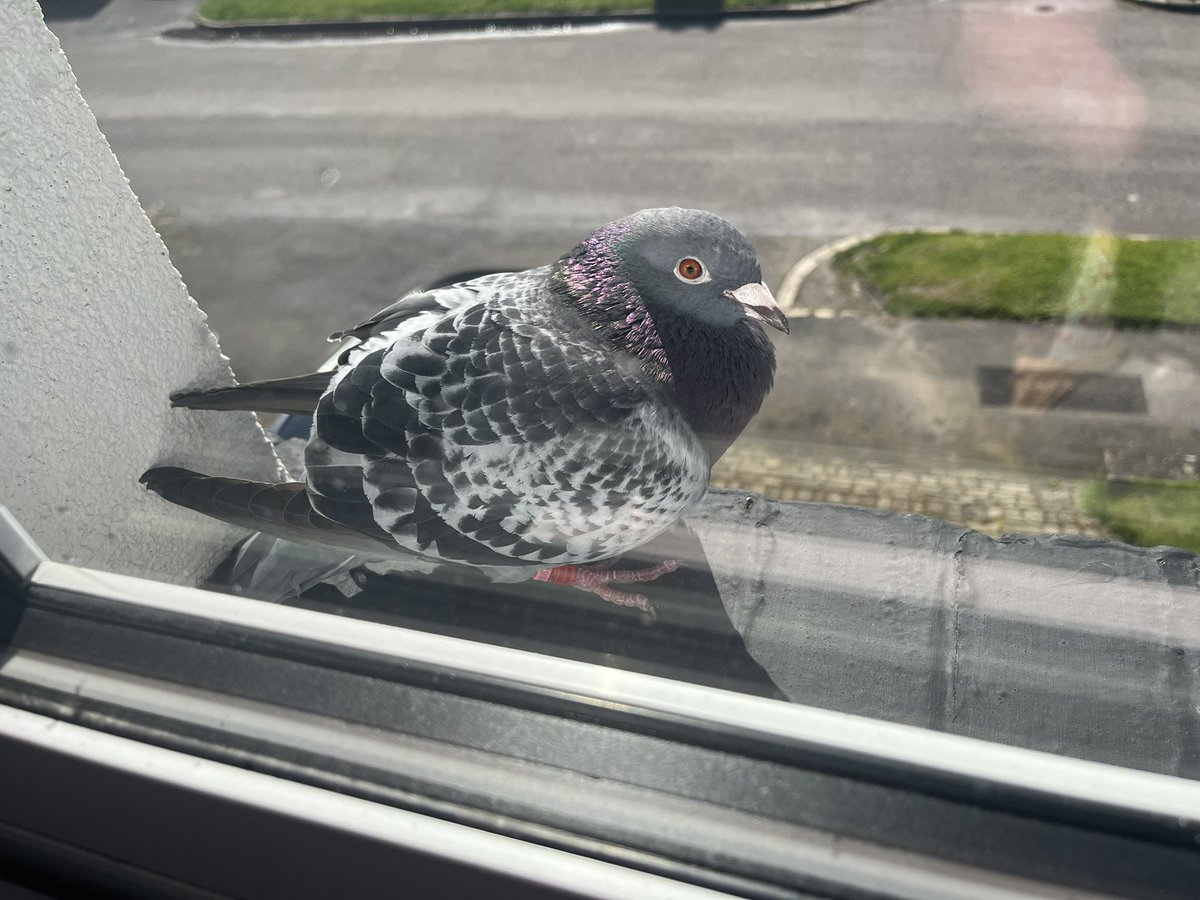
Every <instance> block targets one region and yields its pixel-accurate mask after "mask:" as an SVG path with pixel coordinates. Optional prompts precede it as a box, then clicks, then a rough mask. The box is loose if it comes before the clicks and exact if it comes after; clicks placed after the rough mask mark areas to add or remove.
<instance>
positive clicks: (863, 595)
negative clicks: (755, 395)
mask: <svg viewBox="0 0 1200 900" xmlns="http://www.w3.org/2000/svg"><path fill="white" fill-rule="evenodd" d="M689 521H690V523H691V525H692V526H693V528H695V530H696V531H697V533H698V534H699V537H700V541H701V543H702V544H703V546H704V552H705V554H706V556H707V562H708V564H709V565H710V566H711V568H712V572H713V573H714V575H715V577H716V582H717V589H718V590H719V592H720V596H721V598H722V601H723V603H724V605H725V608H726V610H727V611H728V614H729V617H730V620H731V621H732V623H733V627H734V628H735V629H736V630H737V632H738V633H739V634H740V635H741V636H742V639H743V641H744V642H745V646H746V649H747V650H748V651H749V654H750V656H751V657H753V658H754V660H755V661H757V663H758V664H759V665H761V666H762V668H763V669H764V670H765V671H766V672H767V674H768V675H769V676H770V677H771V679H772V681H773V682H774V684H776V685H777V686H778V687H779V688H780V689H781V690H782V691H783V692H784V693H785V694H786V695H787V696H788V697H789V698H790V699H791V700H794V701H796V702H799V703H806V704H811V705H814V706H819V707H824V708H828V709H836V710H841V711H844V712H852V713H857V714H860V715H867V716H876V717H879V718H883V719H888V720H890V721H894V722H904V723H907V724H911V725H918V726H921V727H927V728H934V729H938V730H946V731H952V732H955V733H957V734H965V735H969V736H972V737H979V738H984V739H987V740H993V741H1000V742H1002V743H1009V744H1015V745H1019V746H1023V747H1031V748H1034V749H1038V750H1046V751H1049V752H1052V753H1064V754H1067V755H1070V756H1078V757H1082V758H1086V759H1094V760H1098V761H1101V762H1111V763H1116V764H1119V765H1126V766H1132V767H1135V768H1140V769H1147V770H1151V771H1157V772H1165V773H1168V774H1176V775H1182V776H1185V777H1190V778H1197V777H1200V557H1197V556H1196V555H1195V554H1191V553H1185V552H1183V551H1179V550H1169V549H1165V548H1159V549H1157V550H1145V549H1140V548H1134V547H1129V546H1126V545H1124V544H1119V543H1111V542H1106V541H1102V540H1095V539H1088V538H1064V537H1040V538H1010V539H1005V540H1000V541H993V540H991V539H989V538H987V537H985V536H983V535H981V534H978V533H976V532H972V531H968V530H966V529H962V528H957V527H955V526H952V525H948V524H946V523H945V522H940V521H937V520H935V519H929V518H925V517H923V516H908V515H896V514H895V513H891V512H887V511H873V510H862V509H853V508H849V507H843V506H832V505H823V504H815V503H784V502H776V501H772V500H766V499H763V498H761V497H755V496H748V495H746V494H738V493H735V492H731V491H725V492H719V493H715V494H712V495H710V496H709V498H708V499H707V500H706V501H705V503H704V505H703V506H702V507H700V509H699V510H697V511H696V513H694V514H693V515H692V516H690V517H689Z"/></svg>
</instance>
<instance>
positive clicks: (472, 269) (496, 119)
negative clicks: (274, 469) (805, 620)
mask: <svg viewBox="0 0 1200 900" xmlns="http://www.w3.org/2000/svg"><path fill="white" fill-rule="evenodd" d="M43 8H44V10H45V12H46V14H47V20H48V23H49V24H50V26H51V28H52V29H53V30H54V31H55V33H56V34H57V35H58V36H59V38H60V40H61V41H62V44H63V48H64V50H65V51H66V54H67V57H68V59H69V60H70V62H71V65H72V67H73V69H74V72H75V75H76V77H77V78H78V81H79V85H80V88H81V90H82V92H83V95H84V98H85V99H86V100H87V101H88V103H89V105H90V106H91V109H92V111H93V112H94V113H95V115H96V118H97V120H98V122H99V125H100V128H101V130H102V131H103V132H104V134H105V135H106V136H107V138H108V139H109V141H110V143H111V145H112V147H113V150H114V151H115V153H116V155H117V157H118V159H119V160H120V162H121V164H122V166H123V168H124V171H125V172H126V174H127V176H128V177H129V180H130V182H131V184H132V186H133V189H134V190H135V192H136V193H137V195H138V197H139V198H140V199H141V202H142V204H143V207H144V208H145V209H146V210H147V211H148V213H149V214H150V216H151V219H152V221H153V222H154V223H155V225H156V227H157V228H158V230H159V232H160V234H161V235H162V236H163V238H164V240H165V242H166V244H167V246H168V248H169V250H170V253H171V258H172V260H173V261H174V263H175V265H176V266H177V268H178V269H179V271H180V272H181V274H182V275H183V278H184V280H185V282H186V283H187V285H188V287H189V289H190V291H191V293H192V295H193V296H194V297H195V298H196V300H197V301H198V302H199V304H200V306H201V307H202V308H203V309H204V310H205V311H206V312H207V313H208V314H209V316H210V322H211V325H212V327H213V329H214V330H215V331H216V332H217V333H218V335H219V337H220V340H221V343H222V347H223V349H224V351H225V353H226V354H227V355H228V356H229V357H230V358H231V360H232V364H233V367H234V370H235V372H236V373H237V375H238V377H239V378H240V379H242V380H251V379H256V378H266V377H276V376H282V375H287V374H293V373H296V372H300V371H305V370H307V369H308V367H311V366H312V365H314V364H315V363H318V362H320V361H321V360H322V359H323V358H324V356H326V355H327V354H328V352H329V347H328V345H326V344H325V343H323V340H322V338H323V336H324V335H325V334H327V333H329V332H330V331H333V330H335V329H338V328H343V327H346V326H347V325H351V324H353V323H355V322H357V321H359V320H361V319H362V318H364V317H365V316H366V315H368V314H370V313H371V312H373V311H375V310H376V309H378V308H380V307H382V306H384V305H386V304H387V303H389V302H390V301H391V300H392V299H394V298H395V297H396V296H398V295H400V294H402V293H404V292H405V291H407V290H409V289H412V288H415V287H420V286H424V285H429V284H433V283H438V282H444V281H446V280H447V279H450V278H452V277H454V276H457V275H462V274H468V275H469V274H474V273H479V272H483V271H494V270H497V269H513V268H523V267H526V266H529V265H536V264H542V263H545V262H548V261H550V260H552V259H554V258H555V257H557V256H558V255H560V254H561V253H562V252H564V251H565V250H566V249H568V248H569V247H570V246H571V245H573V244H574V243H575V242H576V241H577V240H578V239H579V238H580V237H582V236H583V235H584V234H586V233H587V232H588V231H589V230H591V229H592V228H593V227H595V226H596V225H598V224H600V223H603V222H605V221H608V220H610V219H613V218H616V217H618V216H621V215H625V214H627V213H629V212H631V211H633V210H636V209H639V208H643V207H649V206H663V205H685V206H694V207H701V208H706V209H710V210H712V211H714V212H717V213H719V214H720V215H722V216H725V217H726V218H728V219H729V220H731V221H732V222H734V223H735V224H736V225H738V226H739V227H740V228H742V230H744V231H745V232H746V233H747V234H748V235H749V236H750V237H751V239H752V240H753V241H754V243H755V244H756V246H757V247H758V248H759V251H760V255H761V256H762V259H763V262H764V267H765V275H766V280H767V282H768V284H770V285H771V286H772V287H773V288H777V287H778V286H779V285H780V284H781V283H782V282H783V281H784V279H785V276H786V275H787V273H788V272H789V270H790V269H791V268H792V267H793V265H794V264H795V263H796V262H797V261H798V260H800V259H801V258H803V257H804V256H805V255H806V254H808V253H809V252H811V251H813V250H814V249H816V248H818V247H821V246H822V245H824V244H826V243H828V242H829V241H832V240H835V239H838V238H841V237H844V236H846V235H850V234H857V233H867V232H878V231H882V230H904V229H921V228H943V227H953V228H963V229H969V230H975V231H986V232H991V231H1020V232H1043V231H1061V232H1068V233H1080V234H1090V233H1093V232H1095V231H1111V232H1113V233H1117V234H1156V235H1163V236H1169V237H1190V236H1195V235H1196V234H1197V233H1198V232H1200V224H1198V216H1197V210H1200V154H1197V152H1196V148H1197V146H1200V104H1198V103H1197V102H1196V90H1197V86H1198V85H1200V54H1198V53H1197V52H1196V47H1197V46H1200V16H1195V15H1190V16H1189V15H1181V14H1173V13H1168V12H1164V11H1162V10H1158V9H1152V8H1148V7H1142V6H1136V5H1133V4H1124V3H1118V2H1115V0H1042V2H1009V0H961V2H943V0H877V2H873V3H869V4H866V5H862V6H858V7H854V8H850V9H846V10H842V11H839V12H833V13H829V14H824V15H819V16H804V17H780V18H772V19H737V18H729V19H727V20H724V21H722V22H721V23H720V24H719V27H712V28H707V27H705V28H702V27H681V28H663V27H656V26H655V25H654V24H653V23H649V22H647V23H635V24H630V23H620V24H612V25H609V26H601V27H596V28H574V29H570V30H567V31H563V30H560V29H553V28H543V29H541V30H540V31H538V32H536V33H529V32H521V31H519V30H513V31H510V32H506V31H504V30H498V31H493V32H490V33H482V34H481V33H471V32H467V33H460V34H453V33H447V34H437V35H432V36H425V37H422V36H420V35H417V36H398V37H383V36H377V37H371V38H365V39H356V38H353V37H349V38H339V39H320V38H313V39H311V40H261V39H250V38H243V39H237V40H230V39H226V40H219V41H201V40H189V39H187V38H186V37H178V36H176V37H164V36H163V35H164V33H165V32H173V33H175V34H178V33H180V32H181V31H186V29H188V28H189V27H190V16H191V15H192V14H193V13H194V11H195V4H194V2H191V0H109V2H107V3H84V2H82V0H78V2H55V0H45V2H44V4H43ZM822 279H824V280H822ZM851 290H852V286H848V285H847V284H846V283H845V282H844V281H840V280H838V279H836V278H834V277H833V276H832V275H831V274H830V273H829V272H828V271H822V272H820V273H818V274H816V275H814V277H813V279H812V280H811V282H810V283H808V284H806V285H805V286H804V288H803V291H802V292H801V295H800V296H799V297H798V298H797V304H798V305H801V306H805V307H821V308H826V307H828V308H831V309H834V310H837V309H840V308H846V309H848V310H850V311H852V312H853V313H854V315H853V316H847V317H840V316H837V315H836V314H835V315H834V316H833V317H823V316H822V317H818V316H808V317H802V318H799V317H798V318H796V319H795V320H794V323H793V324H794V326H795V327H794V328H793V331H792V335H791V337H790V338H781V339H780V340H779V341H777V346H778V347H779V350H780V371H779V376H778V379H777V387H776V390H775V392H774V394H773V395H772V397H771V399H770V400H769V402H768V406H767V407H766V408H765V409H764V411H763V413H762V415H761V416H760V418H759V419H758V420H757V422H756V423H755V425H754V426H753V430H752V432H751V433H749V434H748V435H747V437H746V438H745V439H744V440H743V442H742V443H741V444H739V446H738V447H735V449H734V451H732V452H731V454H730V455H729V457H728V458H727V459H726V460H724V461H723V462H722V464H721V466H720V467H719V468H718V470H717V473H716V476H717V483H719V484H725V485H729V486H735V487H739V488H745V489H755V490H762V491H764V492H766V493H768V494H773V495H774V496H778V497H783V498H785V499H815V500H824V501H830V502H848V503H856V504H862V505H868V506H872V505H874V506H882V507H885V508H892V509H900V510H907V511H913V512H923V513H928V514H931V515H935V516H938V517H941V518H946V519H948V520H950V521H954V522H958V523H960V524H965V525H970V526H972V527H977V528H982V529H985V530H987V531H989V532H991V533H1000V532H1002V531H1010V530H1015V531H1026V532H1038V531H1045V530H1062V531H1070V532H1076V533H1079V532H1083V533H1104V528H1103V526H1102V525H1101V524H1100V523H1098V522H1097V521H1095V520H1094V519H1092V518H1089V516H1088V515H1087V514H1086V513H1085V512H1083V510H1082V509H1081V503H1080V499H1079V498H1080V492H1081V491H1082V490H1083V489H1084V486H1085V482H1086V481H1087V479H1090V478H1094V477H1096V476H1103V475H1104V474H1108V475H1110V476H1111V475H1112V474H1113V472H1112V471H1111V467H1112V466H1113V465H1116V464H1114V463H1113V460H1129V459H1134V460H1140V459H1142V458H1144V457H1156V458H1157V457H1162V458H1163V459H1166V458H1167V457H1172V458H1174V456H1178V455H1180V454H1183V455H1185V456H1186V455H1187V453H1188V451H1189V449H1195V447H1196V436H1197V435H1200V412H1198V411H1197V410H1196V409H1195V408H1194V407H1195V406H1197V404H1195V403H1194V402H1192V401H1190V400H1189V399H1188V397H1194V396H1196V394H1195V393H1194V392H1193V389H1194V388H1196V387H1197V386H1198V385H1200V381H1198V378H1200V352H1198V351H1197V349H1196V340H1195V337H1196V335H1195V333H1194V332H1193V333H1187V332H1178V333H1168V334H1166V336H1165V337H1163V338H1161V339H1159V338H1158V337H1157V336H1154V335H1150V336H1133V337H1130V336H1128V335H1126V334H1124V333H1118V334H1117V337H1116V341H1117V343H1118V344H1120V346H1119V348H1118V350H1117V352H1116V353H1115V355H1112V356H1111V358H1110V362H1109V364H1108V368H1107V369H1106V371H1108V370H1111V371H1112V372H1116V373H1119V374H1120V375H1121V376H1122V377H1127V378H1133V379H1137V380H1138V383H1139V386H1140V387H1139V390H1141V391H1142V392H1143V394H1144V399H1145V402H1144V404H1143V405H1142V408H1140V409H1133V410H1132V411H1131V410H1128V409H1115V408H1111V407H1106V406H1105V403H1104V401H1103V397H1101V399H1100V401H1098V402H1096V403H1093V404H1091V405H1090V406H1085V407H1084V408H1074V409H1068V408H1063V409H1054V408H1047V409H1028V408H1026V409H1018V408H1012V407H1005V406H1002V405H1001V406H995V405H992V406H988V405H987V404H985V403H983V402H982V400H981V394H980V391H981V388H980V387H979V384H978V381H979V379H978V374H979V373H978V369H979V366H980V365H982V364H985V363H986V364H989V365H993V366H996V365H1003V364H1006V363H1007V364H1009V365H1011V364H1012V363H1013V360H1014V358H1015V357H1016V356H1019V355H1021V354H1022V353H1027V352H1028V351H1029V348H1030V347H1041V348H1043V351H1044V352H1050V351H1049V350H1046V349H1045V348H1047V347H1050V346H1052V345H1054V344H1055V342H1056V340H1059V339H1061V338H1062V337H1063V335H1064V333H1068V332H1069V330H1070V328H1071V326H1069V325H1014V324H1011V323H985V322H949V321H944V322H925V323H922V322H918V321H911V320H910V321H897V320H896V319H894V318H892V317H889V316H887V315H885V314H883V313H882V312H880V311H878V310H876V309H873V308H872V306H871V305H870V304H863V303H861V302H856V301H855V300H854V298H853V297H852V296H849V292H850V291H851ZM804 291H807V292H808V293H807V294H805V293H804ZM1105 334H1106V335H1108V332H1107V331H1106V332H1105ZM1068 336H1069V335H1068ZM1110 337H1111V335H1108V336H1107V337H1105V338H1104V339H1105V340H1106V341H1107V340H1109V338H1110ZM1106 466H1109V467H1110V469H1109V470H1106V468H1105V467H1106ZM1118 468H1119V465H1118ZM1118 474H1119V473H1118ZM1152 474H1153V473H1152ZM905 485H907V486H908V487H903V489H902V486H905Z"/></svg>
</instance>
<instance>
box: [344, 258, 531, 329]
mask: <svg viewBox="0 0 1200 900" xmlns="http://www.w3.org/2000/svg"><path fill="white" fill-rule="evenodd" d="M541 271H542V270H540V269H533V270H530V271H528V272H498V273H496V274H494V275H483V276H480V277H479V278H475V279H472V280H471V281H460V282H459V283H457V284H452V285H448V286H447V287H441V288H434V289H432V290H428V291H415V292H413V293H411V294H406V295H405V296H403V297H401V298H400V299H399V300H397V301H396V302H395V303H393V304H392V305H391V306H388V307H386V308H385V309H382V310H380V311H379V312H377V313H376V314H375V315H373V316H371V318H369V319H366V320H365V321H363V322H359V323H358V324H357V325H355V326H354V327H353V328H349V329H347V330H345V331H335V332H334V333H333V334H331V335H330V336H329V339H330V340H331V341H339V340H342V339H343V338H357V339H358V340H359V341H368V340H370V339H371V338H373V337H376V336H378V335H386V334H388V333H389V332H394V331H396V330H397V329H399V328H402V327H403V326H404V325H405V323H408V322H411V321H412V320H413V319H415V318H423V317H426V316H428V315H429V314H431V313H432V314H433V315H435V316H438V317H440V315H441V314H444V313H446V312H449V311H452V310H455V309H458V308H459V307H462V306H466V305H469V304H471V303H475V302H477V301H479V299H480V298H481V297H484V298H486V297H488V296H490V295H492V294H494V293H495V292H497V291H505V290H511V289H512V287H513V286H514V285H516V284H519V283H520V282H521V281H523V280H528V279H530V277H531V276H533V277H534V278H536V277H538V275H539V274H540V273H541Z"/></svg>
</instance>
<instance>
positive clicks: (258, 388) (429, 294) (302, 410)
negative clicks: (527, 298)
mask: <svg viewBox="0 0 1200 900" xmlns="http://www.w3.org/2000/svg"><path fill="white" fill-rule="evenodd" d="M538 271H540V270H534V272H535V273H536V272H538ZM529 274H531V273H515V274H511V273H499V274H496V275H485V276H483V277H481V278H477V279H475V280H473V281H465V282H460V283H458V284H453V285H450V286H448V287H444V288H438V289H436V290H430V291H418V292H416V293H412V294H408V295H406V296H404V297H401V298H400V299H399V300H397V301H396V302H395V303H393V304H392V305H391V306H389V307H387V308H386V309H383V310H381V311H380V312H378V313H376V314H375V315H374V316H372V317H371V318H369V319H367V320H366V321H365V322H360V323H359V324H358V325H356V326H355V327H354V328H351V329H349V330H347V331H335V332H334V333H333V334H331V335H330V336H329V339H330V340H331V341H335V340H341V339H342V338H355V339H356V343H354V344H353V345H351V346H349V347H347V348H346V349H345V350H344V351H343V352H342V354H341V356H340V357H339V359H338V362H339V364H340V365H345V364H347V363H350V362H353V361H354V360H357V359H359V358H361V357H362V356H363V355H365V353H366V352H368V351H369V350H372V349H376V348H377V347H379V346H386V345H387V344H388V343H390V342H391V341H392V340H393V339H394V338H395V337H396V335H397V334H399V333H402V331H403V330H404V329H405V328H406V327H408V328H412V327H418V328H419V327H421V324H422V322H424V320H426V319H428V318H430V317H431V316H432V317H433V318H435V319H436V318H438V317H440V316H441V315H444V314H445V313H446V312H448V311H450V310H454V309H457V308H458V307H460V306H462V305H464V304H467V303H471V302H474V301H476V300H478V299H479V297H480V296H481V295H484V296H486V295H487V294H489V293H490V292H492V291H494V290H496V289H497V288H506V287H510V286H511V284H512V283H513V282H514V281H519V280H520V279H521V278H522V277H528V275H529ZM332 374H333V373H332V372H331V371H325V372H312V373H310V374H306V375H296V376H292V377H290V378H273V379H270V380H267V381H252V382H249V383H247V384H239V385H234V386H232V387H220V388H209V389H206V390H201V391H182V392H180V393H177V394H172V395H171V405H172V406H176V407H186V408H189V409H223V410H234V409H252V410H255V411H257V412H273V413H295V414H298V415H310V414H311V413H312V412H313V410H314V409H316V407H317V401H318V400H320V399H321V395H322V394H323V393H324V392H325V390H326V388H328V387H329V381H330V378H331V377H332Z"/></svg>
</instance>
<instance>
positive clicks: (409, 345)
mask: <svg viewBox="0 0 1200 900" xmlns="http://www.w3.org/2000/svg"><path fill="white" fill-rule="evenodd" d="M425 316H426V318H424V319H423V321H422V322H421V323H420V326H419V327H411V326H409V327H407V328H399V329H395V330H393V331H392V332H391V334H392V340H391V342H390V343H389V344H387V345H386V346H380V347H376V348H374V349H369V350H368V351H367V352H365V353H363V354H362V355H360V356H359V357H358V358H357V359H356V360H354V361H352V362H351V363H349V364H348V365H347V366H346V367H345V370H344V371H342V372H339V374H338V376H337V378H336V380H335V382H334V384H333V385H332V387H331V389H330V390H329V391H328V392H327V393H326V394H325V396H324V397H323V398H322V399H321V402H320V404H319V405H318V408H317V413H316V429H315V436H314V439H313V440H312V441H310V443H309V446H308V450H307V452H306V459H305V464H306V468H307V472H308V479H309V493H310V496H311V497H312V502H313V507H314V508H315V509H317V510H318V511H319V512H321V513H322V514H324V515H326V516H329V517H330V518H331V519H334V520H336V521H338V522H341V523H343V524H346V525H348V526H349V527H352V528H356V529H360V530H364V531H367V532H372V533H379V531H382V532H383V533H386V534H388V535H390V536H391V537H392V538H393V539H394V540H395V541H396V543H397V544H398V545H400V546H401V547H404V548H406V549H411V550H417V551H418V552H421V553H425V554H429V555H433V556H438V557H441V558H444V559H451V560H457V561H461V562H468V563H472V564H475V565H504V564H510V565H511V564H519V565H530V564H557V563H563V562H587V561H591V560H596V559H604V558H608V557H611V556H614V555H617V554H619V553H621V552H624V551H625V550H628V549H631V548H632V547H634V546H637V545H638V544H641V543H643V542H645V541H646V540H649V539H650V538H651V537H653V536H654V535H655V534H657V533H658V532H660V531H661V530H663V529H664V528H666V527H668V526H669V525H670V524H672V523H673V522H674V521H676V520H677V519H678V518H679V516H680V515H682V513H683V512H684V511H685V510H686V509H687V508H688V507H690V506H691V505H693V504H694V503H695V502H697V501H698V500H699V499H700V497H702V496H703V494H704V491H705V489H706V486H707V475H708V461H707V457H706V455H705V453H704V450H703V449H702V447H701V446H700V444H699V442H698V441H697V439H696V437H695V435H694V434H693V433H692V432H691V430H690V428H688V427H687V425H686V424H684V422H683V420H682V417H681V416H680V414H679V413H678V411H677V410H676V408H675V406H674V404H673V403H671V402H670V400H669V398H668V397H667V395H666V393H665V392H664V391H663V389H661V388H660V387H659V386H658V385H657V384H656V383H655V382H653V381H652V380H650V379H648V378H647V376H646V375H645V374H644V373H643V372H642V370H641V368H640V366H639V365H638V364H637V363H636V361H634V360H633V359H632V358H629V357H626V358H616V357H614V355H613V353H612V352H611V351H610V350H608V349H607V348H605V347H603V346H602V345H601V344H600V343H599V342H598V340H597V339H596V338H595V337H594V336H593V333H592V332H591V331H590V330H589V329H588V328H586V326H584V325H583V324H582V323H581V322H580V320H579V319H578V318H575V314H574V313H573V312H571V311H569V310H567V309H566V308H565V307H563V306H561V305H559V304H558V301H557V300H555V299H554V298H551V297H550V296H548V295H547V294H545V293H544V288H542V289H541V290H540V291H539V289H537V288H535V287H531V286H529V284H528V283H525V284H524V285H521V284H518V289H516V290H510V291H497V292H493V293H491V294H490V295H489V294H485V293H483V292H481V293H480V295H479V297H478V299H476V300H475V301H474V302H466V303H463V304H462V305H460V306H459V307H457V308H455V309H453V310H448V311H446V312H445V313H443V314H442V315H440V316H430V315H429V313H425ZM375 327H378V326H375Z"/></svg>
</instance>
